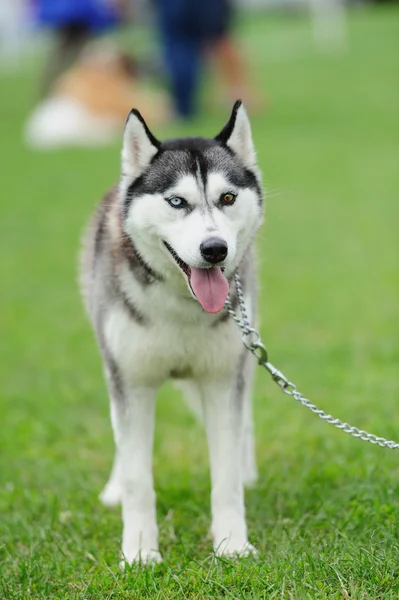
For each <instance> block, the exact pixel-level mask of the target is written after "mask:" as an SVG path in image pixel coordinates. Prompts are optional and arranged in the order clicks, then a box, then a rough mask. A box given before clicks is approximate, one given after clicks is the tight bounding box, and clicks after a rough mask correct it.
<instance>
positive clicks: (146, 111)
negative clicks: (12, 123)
mask: <svg viewBox="0 0 399 600" xmlns="http://www.w3.org/2000/svg"><path fill="white" fill-rule="evenodd" d="M132 106H137V107H139V109H140V110H141V111H142V114H143V115H144V118H146V119H148V120H149V121H151V122H153V123H157V124H158V125H160V124H162V123H164V122H165V121H166V120H167V118H168V117H170V114H171V113H170V111H169V108H168V102H167V99H166V96H165V95H164V94H163V93H162V92H159V91H155V90H150V89H148V87H145V86H144V85H143V83H142V82H141V81H140V78H139V76H138V71H137V67H136V65H135V62H134V60H133V59H132V58H130V57H129V56H127V55H126V54H124V53H122V52H120V51H119V50H117V49H116V48H115V47H113V46H109V45H104V44H103V43H102V44H101V46H100V45H98V44H92V45H91V46H90V47H89V48H87V49H86V50H84V51H83V53H82V55H81V57H80V59H79V60H78V61H77V63H75V65H73V67H71V68H70V69H68V71H66V72H65V73H64V74H63V75H62V76H61V77H59V79H58V80H56V82H55V84H54V85H53V90H52V92H51V94H50V97H49V98H47V99H46V100H44V101H43V102H42V103H41V104H40V105H39V106H38V107H36V109H35V110H34V111H33V113H32V115H31V116H30V118H29V119H28V122H27V125H26V140H27V142H28V144H29V145H31V146H34V147H42V148H46V147H47V148H54V147H60V146H67V145H80V146H82V145H97V144H98V145H101V144H105V143H108V142H110V141H113V140H114V139H115V137H117V136H118V135H120V132H121V131H122V129H123V126H124V123H125V120H126V115H127V114H128V113H129V111H130V109H131V107H132Z"/></svg>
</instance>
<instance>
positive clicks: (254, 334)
mask: <svg viewBox="0 0 399 600" xmlns="http://www.w3.org/2000/svg"><path fill="white" fill-rule="evenodd" d="M234 279H235V285H236V290H237V298H238V303H239V305H240V312H241V318H240V317H239V316H238V315H237V313H236V312H235V311H234V309H233V306H232V303H231V298H230V295H228V296H227V300H226V304H225V307H226V310H227V312H228V313H229V314H230V315H231V317H232V318H233V319H234V321H235V322H236V323H237V325H238V327H239V328H240V329H241V330H242V332H243V333H242V341H243V344H244V346H245V347H246V348H247V349H248V350H249V351H250V352H252V354H253V355H254V356H255V358H256V359H257V361H258V364H259V365H260V366H261V367H264V368H265V369H266V371H268V373H269V374H270V375H271V377H272V379H273V381H274V382H275V383H277V385H278V386H279V387H280V389H281V390H282V391H283V392H284V394H287V396H292V398H294V400H297V401H298V402H300V403H301V404H302V406H305V408H308V409H309V410H311V411H312V412H313V413H315V414H316V415H317V416H318V417H319V418H320V419H323V421H326V422H327V423H330V425H334V427H336V428H337V429H340V430H341V431H343V432H344V433H349V435H352V436H353V437H355V438H359V439H360V440H363V441H364V442H370V444H377V445H378V446H381V447H382V448H391V450H397V449H398V448H399V443H398V442H394V441H392V440H387V439H386V438H383V437H379V436H377V435H374V433H368V432H367V431H364V430H363V429H358V428H357V427H354V426H353V425H349V424H348V423H344V422H342V421H341V420H340V419H336V418H335V417H333V416H332V415H329V414H328V413H326V412H324V410H321V409H320V408H317V406H315V405H314V404H312V403H311V402H310V401H309V400H308V399H307V398H305V397H304V396H303V395H302V394H301V392H299V391H298V390H297V387H296V385H295V384H294V383H292V381H289V379H287V377H286V376H285V375H283V373H282V372H281V371H279V370H278V369H276V367H275V366H274V365H272V363H271V362H269V358H268V352H267V349H266V346H265V345H264V344H263V342H262V339H261V337H260V334H259V332H258V331H257V330H256V329H255V328H254V327H251V326H250V324H249V321H248V315H247V311H246V307H245V302H244V294H243V290H242V286H241V281H240V278H239V276H238V274H237V273H236V274H235V276H234Z"/></svg>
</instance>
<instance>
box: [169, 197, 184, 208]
mask: <svg viewBox="0 0 399 600" xmlns="http://www.w3.org/2000/svg"><path fill="white" fill-rule="evenodd" d="M167 201H168V202H169V204H170V205H171V206H173V208H183V207H184V206H187V202H186V201H185V200H183V198H179V197H178V196H173V198H168V199H167Z"/></svg>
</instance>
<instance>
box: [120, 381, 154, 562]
mask: <svg viewBox="0 0 399 600" xmlns="http://www.w3.org/2000/svg"><path fill="white" fill-rule="evenodd" d="M154 413H155V390H154V389H149V388H139V387H132V386H130V387H128V386H127V389H125V392H124V394H123V397H121V398H118V399H117V400H116V401H112V402H111V417H112V425H113V429H114V434H115V441H116V446H117V453H118V471H119V476H120V482H121V489H122V518H123V540H122V553H123V556H124V560H125V561H127V562H128V563H129V564H131V563H132V562H143V563H144V562H148V561H160V560H161V555H160V554H159V551H158V527H157V522H156V507H155V492H154V485H153V477H152V446H153V437H154Z"/></svg>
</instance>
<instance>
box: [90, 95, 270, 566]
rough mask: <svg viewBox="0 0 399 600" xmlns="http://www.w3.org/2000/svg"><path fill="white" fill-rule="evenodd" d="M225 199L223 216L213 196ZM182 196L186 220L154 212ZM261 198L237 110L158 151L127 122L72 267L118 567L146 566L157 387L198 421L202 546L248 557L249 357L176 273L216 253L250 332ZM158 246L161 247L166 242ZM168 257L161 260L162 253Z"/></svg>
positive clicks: (178, 213)
mask: <svg viewBox="0 0 399 600" xmlns="http://www.w3.org/2000/svg"><path fill="white" fill-rule="evenodd" d="M226 193H234V195H235V198H236V199H235V202H234V204H232V205H231V206H222V205H221V204H220V202H219V198H220V197H221V195H223V194H226ZM173 196H176V197H179V198H184V199H185V201H186V202H187V205H186V208H185V209H176V208H174V207H173V206H171V205H170V203H169V202H168V201H167V199H169V198H170V197H173ZM262 213H263V198H262V192H261V183H260V178H259V174H258V170H257V165H256V157H255V151H254V147H253V143H252V137H251V129H250V124H249V120H248V117H247V114H246V112H245V110H244V107H243V106H242V104H241V102H239V101H238V102H236V104H235V106H234V108H233V112H232V114H231V117H230V119H229V121H228V122H227V124H226V125H225V127H224V129H223V130H222V131H221V133H220V134H219V135H218V136H216V138H214V139H203V138H187V139H176V140H168V141H166V142H159V141H158V140H157V139H156V138H155V137H154V136H153V135H152V133H151V132H150V131H149V129H148V127H147V125H146V124H145V122H144V120H143V118H142V117H141V115H140V113H139V112H138V111H136V110H133V111H132V112H131V113H130V115H129V117H128V120H127V123H126V128H125V133H124V141H123V151H122V175H121V180H120V183H119V185H118V186H117V187H115V188H114V189H112V190H111V191H110V192H109V193H108V195H106V196H105V198H104V200H103V201H102V202H101V203H100V205H99V206H98V208H97V210H96V212H95V214H94V216H93V218H92V221H91V223H90V226H89V228H88V230H87V233H86V236H85V241H84V249H83V257H82V258H83V260H82V288H83V294H84V298H85V303H86V307H87V310H88V313H89V316H90V319H91V322H92V324H93V327H94V330H95V333H96V337H97V341H98V344H99V347H100V351H101V354H102V358H103V362H104V369H105V374H106V379H107V383H108V390H109V396H110V403H111V420H112V426H113V431H114V436H115V444H116V455H115V460H114V466H113V468H112V472H111V476H110V479H109V481H108V483H107V485H106V486H105V488H104V490H103V492H102V494H101V500H102V501H103V503H104V504H106V505H115V504H118V503H119V502H121V503H122V517H123V541H122V552H123V556H124V559H125V561H127V562H128V563H132V562H135V561H142V562H147V561H159V560H161V554H160V552H159V548H158V527H157V522H156V508H155V492H154V485H153V476H152V447H153V431H154V412H155V397H156V393H157V389H158V388H159V386H160V385H161V384H162V383H163V382H164V381H165V380H166V379H168V378H172V379H174V380H175V381H176V383H178V384H180V385H181V387H182V388H183V389H184V392H185V393H186V394H187V398H188V401H189V404H191V405H195V407H196V410H197V412H201V414H202V415H203V419H204V423H205V429H206V434H207V438H208V444H209V454H210V466H211V480H212V494H211V505H212V536H213V545H214V549H215V551H216V553H217V554H219V555H246V554H248V553H253V552H255V550H254V548H253V546H252V545H250V544H249V542H248V538H247V526H246V521H245V508H244V492H243V486H244V484H246V483H251V482H253V481H254V480H255V479H256V463H255V458H254V442H253V432H252V415H251V412H252V411H251V382H252V367H253V362H252V361H253V359H252V358H251V357H250V355H249V353H247V352H246V351H245V348H244V347H243V345H242V342H241V338H240V333H239V331H238V329H237V327H236V325H235V324H234V322H233V321H232V319H231V318H229V317H228V315H227V313H226V311H225V310H221V311H220V312H218V313H217V314H208V313H207V312H205V311H204V310H203V308H202V307H201V305H200V304H199V302H197V300H196V299H195V296H194V295H193V292H192V290H191V289H190V286H189V285H188V282H187V277H186V274H185V272H184V268H182V265H183V266H184V265H185V266H187V265H188V266H189V267H190V266H191V267H192V268H194V267H197V268H201V269H202V268H209V267H210V266H211V265H209V264H207V263H206V262H204V259H203V257H202V256H201V252H200V246H201V243H202V242H204V240H206V239H208V238H209V236H213V237H215V236H217V238H218V239H222V240H224V241H225V242H226V244H227V248H228V253H227V256H226V258H225V259H224V260H223V261H222V263H221V264H220V265H218V266H219V267H222V268H223V269H224V276H225V277H226V278H227V279H228V281H229V282H230V293H231V295H232V300H233V303H235V304H237V302H236V298H235V294H234V285H233V283H234V282H233V275H234V272H235V271H236V270H238V272H239V274H240V277H241V281H242V284H243V288H244V293H245V298H246V305H247V307H248V311H249V313H250V315H249V316H250V320H251V322H253V321H254V319H255V317H256V315H255V297H256V287H255V277H254V265H253V259H252V250H251V245H252V242H253V239H254V236H255V234H256V232H257V230H258V227H259V226H260V224H261V221H262ZM165 242H166V244H167V245H165ZM172 250H173V254H172V253H171V251H172Z"/></svg>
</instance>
